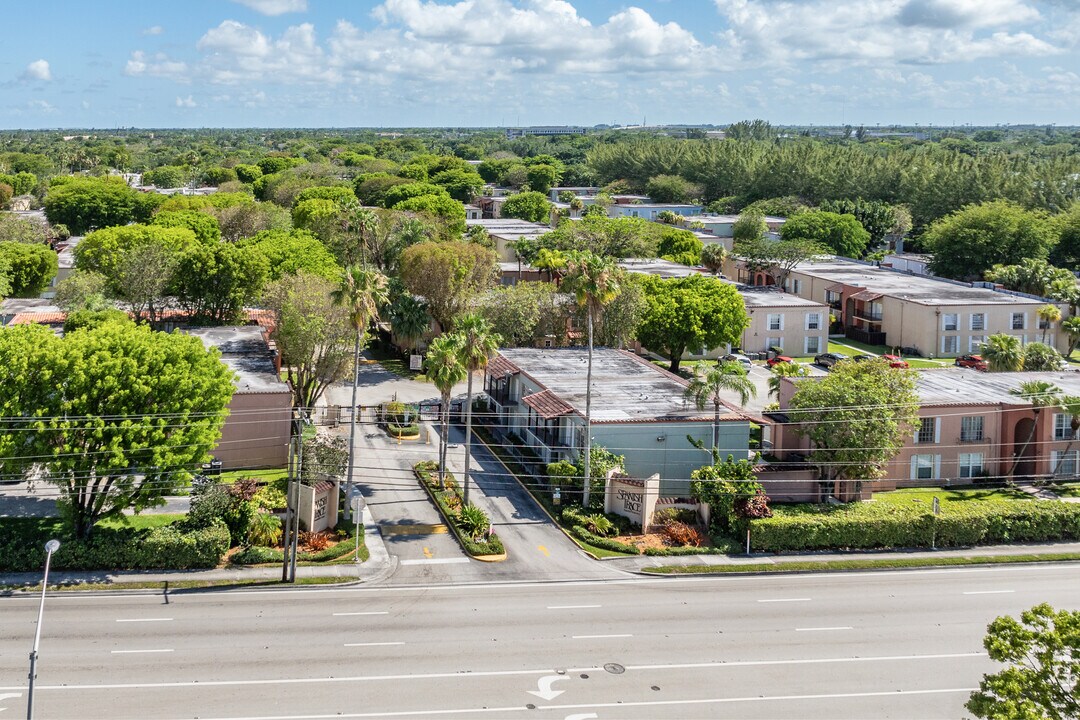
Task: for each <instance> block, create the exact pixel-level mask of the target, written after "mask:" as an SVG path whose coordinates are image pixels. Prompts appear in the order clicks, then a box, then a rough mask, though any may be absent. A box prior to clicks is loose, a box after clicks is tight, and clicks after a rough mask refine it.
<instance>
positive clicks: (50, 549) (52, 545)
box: [26, 540, 60, 720]
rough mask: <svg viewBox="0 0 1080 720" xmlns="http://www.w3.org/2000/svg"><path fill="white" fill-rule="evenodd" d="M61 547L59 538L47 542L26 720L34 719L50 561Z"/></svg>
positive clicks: (31, 660) (31, 655)
mask: <svg viewBox="0 0 1080 720" xmlns="http://www.w3.org/2000/svg"><path fill="white" fill-rule="evenodd" d="M59 549H60V541H59V540H50V541H49V542H47V543H45V576H44V577H43V578H42V579H41V605H40V606H38V616H37V629H36V630H35V631H34V649H33V650H31V651H30V682H29V683H28V684H27V689H26V720H34V679H35V678H36V677H37V655H38V645H40V644H41V620H42V618H43V617H44V616H45V588H47V587H48V586H49V563H50V561H52V556H53V553H54V552H56V551H57V550H59Z"/></svg>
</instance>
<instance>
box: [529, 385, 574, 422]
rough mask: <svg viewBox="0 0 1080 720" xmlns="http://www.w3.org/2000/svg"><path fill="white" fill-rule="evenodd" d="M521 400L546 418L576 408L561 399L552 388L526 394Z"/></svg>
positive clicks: (555, 416)
mask: <svg viewBox="0 0 1080 720" xmlns="http://www.w3.org/2000/svg"><path fill="white" fill-rule="evenodd" d="M521 402H523V403H525V404H526V405H528V406H529V407H531V408H532V409H533V410H535V411H536V412H537V413H538V414H539V415H540V417H542V418H544V419H545V420H551V419H552V418H557V417H559V416H560V415H566V414H568V413H572V412H574V408H572V407H570V405H568V404H567V403H565V402H563V401H562V400H560V399H559V396H558V395H556V394H555V393H553V392H551V391H550V390H542V391H541V392H538V393H533V394H532V395H526V396H525V397H523V398H521Z"/></svg>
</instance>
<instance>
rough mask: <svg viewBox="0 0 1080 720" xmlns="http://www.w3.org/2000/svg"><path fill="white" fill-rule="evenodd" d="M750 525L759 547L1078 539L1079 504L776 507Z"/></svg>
mask: <svg viewBox="0 0 1080 720" xmlns="http://www.w3.org/2000/svg"><path fill="white" fill-rule="evenodd" d="M774 511H775V514H774V515H773V517H771V518H762V519H759V520H754V521H752V522H751V524H750V546H751V548H752V549H754V550H756V551H759V552H782V551H785V550H845V549H858V550H870V549H880V548H922V547H925V548H928V547H931V546H932V545H934V544H936V545H937V547H956V546H970V545H994V544H1008V543H1018V542H1049V541H1053V540H1078V539H1080V504H1070V503H1062V502H1057V501H1041V500H1020V501H1016V502H1001V503H973V504H972V505H971V506H970V507H968V506H965V507H963V508H960V509H952V508H950V509H949V510H948V511H945V512H942V514H941V515H939V516H936V517H935V516H934V515H933V514H932V513H927V512H919V511H912V510H905V509H903V508H897V507H895V506H874V505H872V504H856V505H850V506H838V507H828V508H821V507H816V506H813V507H806V506H799V507H793V508H784V507H776V508H774Z"/></svg>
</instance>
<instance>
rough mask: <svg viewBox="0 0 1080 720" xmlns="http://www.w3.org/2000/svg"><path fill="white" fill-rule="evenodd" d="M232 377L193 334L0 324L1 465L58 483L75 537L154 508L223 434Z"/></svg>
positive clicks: (111, 326) (111, 325) (115, 326)
mask: <svg viewBox="0 0 1080 720" xmlns="http://www.w3.org/2000/svg"><path fill="white" fill-rule="evenodd" d="M232 392H233V384H232V373H231V372H230V371H229V369H228V368H227V367H226V366H225V364H224V363H222V362H221V361H220V359H219V357H218V353H217V351H215V350H207V349H206V348H205V347H203V344H202V342H201V341H200V340H199V339H198V338H194V337H190V336H187V335H183V334H180V333H172V334H165V333H156V332H152V331H151V330H149V329H148V328H146V327H136V326H134V325H132V324H131V323H120V322H107V323H104V324H102V325H99V326H97V327H95V328H93V329H85V330H77V331H75V332H72V333H70V334H67V335H65V336H64V337H62V338H61V337H57V336H56V335H54V334H53V333H52V332H51V331H50V330H48V329H47V328H44V327H40V326H19V327H14V328H7V329H3V330H0V418H4V419H3V420H0V425H2V426H3V431H2V432H0V472H2V473H3V474H4V475H6V476H13V475H14V476H19V475H25V476H27V477H40V478H42V479H44V480H45V481H46V482H48V483H51V484H53V485H56V486H57V488H58V489H59V491H60V500H59V505H60V508H61V511H62V513H63V515H64V517H65V519H66V520H67V521H68V522H69V523H70V524H71V526H72V528H73V530H74V532H75V534H76V535H77V536H78V537H81V538H85V537H88V536H89V535H90V533H91V531H92V529H93V527H94V524H95V523H96V522H97V521H98V520H101V519H103V518H107V517H113V516H118V515H120V514H121V513H122V512H123V511H124V510H126V509H129V508H130V509H134V510H141V509H144V508H147V507H153V506H154V505H160V504H161V502H162V500H161V498H163V497H164V496H165V495H169V494H174V493H175V492H176V491H177V490H178V489H179V488H180V487H181V486H182V485H183V484H184V483H185V482H186V481H187V479H188V478H189V477H190V474H191V473H192V472H194V471H195V470H196V469H197V468H198V466H199V463H201V462H203V461H205V460H206V459H207V457H208V455H209V453H210V451H211V450H212V449H213V447H214V444H215V443H216V442H217V440H218V438H219V437H220V431H221V427H222V424H223V423H224V421H225V416H226V410H225V406H226V404H227V403H228V402H229V400H230V398H231V397H232Z"/></svg>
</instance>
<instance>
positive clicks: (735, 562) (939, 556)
mask: <svg viewBox="0 0 1080 720" xmlns="http://www.w3.org/2000/svg"><path fill="white" fill-rule="evenodd" d="M1064 553H1075V554H1077V555H1080V542H1068V543H1066V542H1062V543H1039V544H1019V545H984V546H977V547H968V548H950V549H947V550H891V551H878V552H860V551H852V552H838V551H837V552H833V551H821V552H808V553H785V554H783V555H773V554H771V553H757V554H751V555H676V556H669V557H651V556H648V555H642V556H640V557H619V558H611V559H607V560H604V561H603V562H604V563H605V564H609V565H612V566H614V567H617V568H618V569H620V570H623V571H626V572H642V571H644V570H645V568H651V567H660V566H664V565H677V566H690V565H724V566H729V567H741V568H743V569H745V570H746V572H754V569H755V568H761V567H763V566H775V565H784V564H786V563H822V564H823V565H824V564H825V563H830V562H837V561H850V560H899V561H902V560H922V559H931V560H943V561H945V562H948V561H949V558H984V557H1003V556H1015V555H1036V556H1037V555H1061V554H1064Z"/></svg>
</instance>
